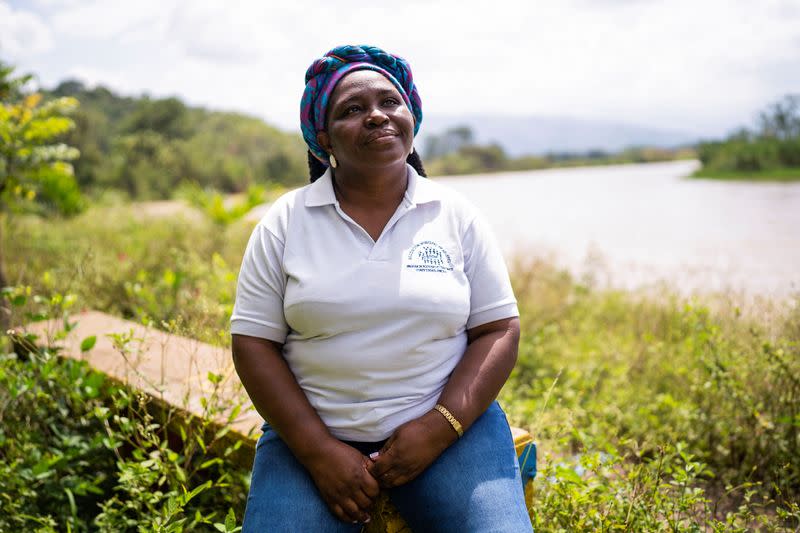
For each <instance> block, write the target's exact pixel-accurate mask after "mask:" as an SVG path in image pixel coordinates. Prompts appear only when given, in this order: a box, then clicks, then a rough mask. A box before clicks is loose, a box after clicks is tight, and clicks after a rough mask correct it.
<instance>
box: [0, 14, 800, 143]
mask: <svg viewBox="0 0 800 533" xmlns="http://www.w3.org/2000/svg"><path fill="white" fill-rule="evenodd" d="M343 43H371V44H376V45H378V46H380V47H382V48H385V49H386V50H389V51H390V52H393V53H395V54H398V55H401V56H403V57H405V58H406V59H408V60H409V62H410V63H411V65H412V68H413V70H414V77H415V79H416V80H417V83H418V86H419V89H420V94H421V96H422V100H423V109H424V111H425V112H426V113H435V114H461V113H463V114H478V113H492V114H507V115H511V114H515V115H517V114H525V115H551V116H552V115H557V116H561V115H563V116H570V117H577V118H600V119H612V120H617V121H622V122H629V123H632V124H640V125H645V126H652V127H659V128H669V129H676V130H682V131H686V132H691V133H696V134H700V135H721V134H724V133H726V132H728V131H729V130H731V129H732V128H734V127H736V126H739V125H747V124H752V122H753V119H754V117H755V113H756V111H757V110H759V109H761V108H763V107H764V106H765V105H766V104H767V103H769V102H771V101H774V100H776V99H777V98H779V97H780V96H782V95H783V94H786V93H788V92H796V93H800V0H758V1H756V0H671V1H656V0H550V1H548V2H544V1H540V0H521V1H503V0H495V1H485V0H484V1H479V2H472V1H470V0H458V1H450V0H442V1H421V0H404V1H399V2H398V1H394V2H382V1H373V2H369V3H364V2H354V1H350V0H346V1H341V0H326V1H325V0H313V1H305V0H285V1H275V0H260V1H256V0H254V1H223V0H219V1H216V2H201V1H191V0H136V1H130V0H128V1H125V2H117V1H90V0H28V1H8V0H0V59H2V60H4V61H6V62H10V63H12V64H14V65H16V66H17V67H18V68H19V69H20V71H21V72H32V73H35V74H37V75H38V77H39V80H40V82H41V83H42V84H43V85H44V86H47V87H50V86H53V85H55V84H56V83H57V82H58V81H60V80H62V79H65V78H67V77H75V78H80V79H82V80H84V81H86V82H88V83H89V84H97V83H102V84H104V85H107V86H109V87H111V88H113V89H115V90H117V91H119V92H122V93H125V94H140V93H142V92H148V93H150V94H151V95H153V96H166V95H178V96H180V97H181V98H183V99H184V100H185V101H187V102H189V103H191V104H197V105H205V106H208V107H211V108H215V109H233V110H238V111H243V112H247V113H250V114H254V115H257V116H260V117H263V118H264V119H266V120H267V121H269V122H272V123H274V124H277V125H279V126H281V127H284V128H287V129H298V126H297V124H298V121H299V119H298V115H299V111H298V108H299V100H300V95H301V93H302V90H303V75H304V73H305V70H306V68H307V67H308V65H309V63H310V62H311V61H312V60H313V59H314V58H316V57H318V56H320V55H322V54H323V53H324V52H325V51H327V50H328V49H330V48H332V47H333V46H335V45H338V44H343Z"/></svg>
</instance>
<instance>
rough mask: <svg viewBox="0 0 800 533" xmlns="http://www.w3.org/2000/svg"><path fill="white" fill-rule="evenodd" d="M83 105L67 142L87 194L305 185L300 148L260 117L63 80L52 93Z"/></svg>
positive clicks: (147, 195)
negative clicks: (186, 186)
mask: <svg viewBox="0 0 800 533" xmlns="http://www.w3.org/2000/svg"><path fill="white" fill-rule="evenodd" d="M51 94H52V95H53V96H56V97H64V96H69V97H75V98H78V99H79V100H80V101H81V103H82V105H81V109H80V110H79V111H78V112H77V113H76V114H75V123H76V127H75V128H74V129H73V130H71V131H70V132H69V133H67V134H66V135H65V136H64V140H65V142H68V143H69V144H71V145H73V146H76V147H77V148H78V149H79V150H80V151H81V154H82V156H81V158H80V159H78V160H77V161H76V162H75V174H76V177H77V180H78V182H79V183H80V184H81V186H82V187H83V188H84V189H85V190H87V191H89V192H95V193H97V192H99V191H104V190H107V189H109V188H111V189H119V190H122V191H125V193H126V194H127V195H128V197H130V198H136V199H166V198H170V197H171V196H172V195H173V191H174V190H175V189H176V187H178V185H179V184H181V183H183V182H185V181H189V182H193V183H196V184H197V185H198V186H200V187H201V188H204V189H205V188H208V189H214V190H219V191H222V192H227V193H231V192H243V191H246V190H247V189H248V188H250V187H251V186H254V185H260V186H264V187H266V186H268V185H269V184H270V183H278V184H283V185H300V184H303V183H305V182H306V181H307V179H308V178H307V176H308V170H307V167H306V159H305V153H306V149H305V144H304V143H303V141H302V139H301V138H300V136H299V135H294V134H288V133H284V132H281V131H279V130H277V129H275V128H273V127H271V126H269V125H267V124H265V123H264V122H263V121H262V120H259V119H256V118H252V117H247V116H244V115H239V114H235V113H222V112H211V111H207V110H205V109H202V108H192V107H188V106H186V105H185V104H184V103H183V102H181V101H180V100H178V99H177V98H166V99H151V98H149V97H147V96H143V97H141V98H127V97H121V96H119V95H117V94H115V93H113V92H111V91H109V90H108V89H106V88H104V87H96V88H94V89H89V88H87V87H85V86H84V85H83V84H82V83H81V82H78V81H66V82H62V83H61V84H60V85H59V86H58V87H56V88H55V89H54V90H53V91H52V93H51Z"/></svg>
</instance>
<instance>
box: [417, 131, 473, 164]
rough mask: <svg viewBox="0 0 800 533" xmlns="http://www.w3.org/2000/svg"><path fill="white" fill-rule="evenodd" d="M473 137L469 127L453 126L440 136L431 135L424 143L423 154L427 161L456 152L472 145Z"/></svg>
mask: <svg viewBox="0 0 800 533" xmlns="http://www.w3.org/2000/svg"><path fill="white" fill-rule="evenodd" d="M474 142H475V135H474V134H473V133H472V129H470V127H469V126H455V127H453V128H449V129H448V130H447V131H445V132H444V133H442V134H440V135H431V136H430V137H428V139H427V140H426V142H425V149H424V154H425V157H426V158H428V159H436V158H439V157H443V156H446V155H448V154H452V153H453V152H458V151H459V150H461V148H463V147H465V146H469V145H471V144H474Z"/></svg>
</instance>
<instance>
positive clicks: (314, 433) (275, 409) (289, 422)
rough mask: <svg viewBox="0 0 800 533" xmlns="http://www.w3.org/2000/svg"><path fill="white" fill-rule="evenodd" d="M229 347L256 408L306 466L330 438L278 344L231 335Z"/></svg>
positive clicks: (237, 369) (240, 376)
mask: <svg viewBox="0 0 800 533" xmlns="http://www.w3.org/2000/svg"><path fill="white" fill-rule="evenodd" d="M232 349H233V362H234V365H235V366H236V372H237V373H238V374H239V378H240V379H241V381H242V384H243V385H244V388H245V390H246V391H247V394H248V395H249V396H250V399H251V400H252V401H253V405H254V406H255V408H256V411H258V413H259V414H260V415H261V416H263V417H264V418H265V419H266V420H268V421H269V423H270V425H271V426H272V427H273V428H274V429H275V431H277V432H278V435H280V436H281V438H282V439H283V441H284V442H285V443H286V445H287V446H289V448H290V449H291V450H292V452H293V453H294V454H295V456H296V457H297V459H298V460H299V461H300V462H301V463H303V464H304V465H306V467H308V466H309V465H308V463H309V462H310V461H313V460H314V459H315V458H316V455H318V454H319V453H320V448H321V447H320V444H322V443H324V442H325V441H326V440H328V439H332V438H333V437H332V435H331V434H330V432H329V431H328V428H327V427H326V426H325V424H324V422H323V421H322V419H321V418H320V417H319V415H318V414H317V412H316V411H315V410H314V408H313V407H312V406H311V403H309V401H308V398H307V397H306V395H305V393H304V392H303V390H302V389H301V388H300V385H298V383H297V379H295V377H294V374H293V373H292V371H291V369H290V368H289V365H288V364H287V363H286V360H285V359H284V358H283V355H282V354H281V345H280V344H279V343H276V342H272V341H269V340H267V339H260V338H257V337H249V336H246V335H233V340H232Z"/></svg>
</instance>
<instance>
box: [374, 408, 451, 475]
mask: <svg viewBox="0 0 800 533" xmlns="http://www.w3.org/2000/svg"><path fill="white" fill-rule="evenodd" d="M457 438H458V435H457V434H456V432H455V430H453V428H452V426H450V423H449V422H448V421H447V420H446V419H445V418H444V417H443V416H442V415H441V414H440V413H438V412H436V411H429V412H428V413H426V414H424V415H422V416H421V417H419V418H416V419H414V420H411V421H409V422H406V423H405V424H403V425H402V426H400V427H398V428H397V430H395V432H394V434H393V435H392V436H391V437H390V438H389V440H388V441H386V444H384V446H383V448H382V449H381V450H380V452H379V453H378V456H377V457H376V458H375V459H373V461H372V464H371V465H370V467H369V472H370V473H371V474H372V476H373V477H374V478H375V479H377V480H378V482H379V483H380V485H381V487H384V488H391V487H397V486H399V485H403V484H404V483H408V482H409V481H411V480H412V479H414V478H415V477H417V476H418V475H420V474H421V473H422V472H423V471H424V470H425V469H426V468H428V466H430V465H431V464H432V463H433V462H434V461H435V460H436V459H437V458H438V457H439V455H441V454H442V452H443V451H445V450H446V449H447V447H448V446H450V445H451V444H452V443H453V442H455V440H456V439H457Z"/></svg>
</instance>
